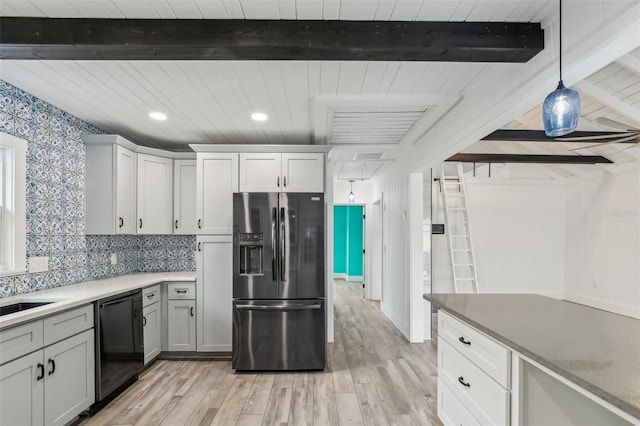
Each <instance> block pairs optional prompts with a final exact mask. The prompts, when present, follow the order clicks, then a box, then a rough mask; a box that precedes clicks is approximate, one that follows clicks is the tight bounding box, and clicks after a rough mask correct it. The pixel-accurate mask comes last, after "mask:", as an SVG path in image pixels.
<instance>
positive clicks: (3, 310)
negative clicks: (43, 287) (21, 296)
mask: <svg viewBox="0 0 640 426" xmlns="http://www.w3.org/2000/svg"><path fill="white" fill-rule="evenodd" d="M49 303H54V302H19V303H14V304H11V305H5V306H0V317H1V316H3V315H9V314H14V313H16V312H20V311H26V310H27V309H33V308H37V307H38V306H43V305H48V304H49Z"/></svg>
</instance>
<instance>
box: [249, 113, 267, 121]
mask: <svg viewBox="0 0 640 426" xmlns="http://www.w3.org/2000/svg"><path fill="white" fill-rule="evenodd" d="M251 119H252V120H254V121H267V120H268V119H269V116H268V115H267V114H265V113H264V112H254V113H253V114H251Z"/></svg>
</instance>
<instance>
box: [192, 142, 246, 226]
mask: <svg viewBox="0 0 640 426" xmlns="http://www.w3.org/2000/svg"><path fill="white" fill-rule="evenodd" d="M197 162H198V165H197V184H196V187H197V195H196V199H197V201H196V203H197V208H196V211H197V220H196V225H197V227H198V234H214V235H215V234H218V235H229V234H231V233H232V231H233V193H234V192H238V154H236V153H198V155H197Z"/></svg>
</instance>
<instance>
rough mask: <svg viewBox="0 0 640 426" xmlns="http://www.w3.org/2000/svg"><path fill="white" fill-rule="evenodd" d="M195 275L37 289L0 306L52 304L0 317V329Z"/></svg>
mask: <svg viewBox="0 0 640 426" xmlns="http://www.w3.org/2000/svg"><path fill="white" fill-rule="evenodd" d="M195 279H196V273H195V272H154V273H136V274H128V275H120V276H117V277H111V278H106V279H103V280H95V281H86V282H83V283H78V284H72V285H67V286H64V287H57V288H51V289H47V290H40V291H36V292H33V293H27V294H21V295H18V296H11V297H7V298H4V299H0V306H5V305H11V304H13V303H20V302H41V301H52V300H53V301H55V303H50V304H48V305H43V306H39V307H37V308H32V309H27V310H25V311H21V312H16V313H14V314H9V315H4V316H1V317H0V330H2V329H3V328H7V327H11V326H14V325H17V324H20V323H23V322H26V321H30V320H34V319H38V318H41V317H44V316H47V315H51V314H55V313H57V312H60V311H64V310H67V309H70V308H73V307H76V306H80V305H85V304H87V303H91V302H94V301H96V300H99V299H103V298H105V297H109V296H113V295H116V294H118V293H123V292H125V291H129V290H135V289H138V288H144V287H148V286H151V285H154V284H158V283H162V282H167V281H171V282H179V281H195Z"/></svg>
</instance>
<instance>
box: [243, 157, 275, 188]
mask: <svg viewBox="0 0 640 426" xmlns="http://www.w3.org/2000/svg"><path fill="white" fill-rule="evenodd" d="M282 183H283V182H282V177H281V154H279V153H246V154H245V153H241V154H240V192H280V191H281V188H282Z"/></svg>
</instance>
